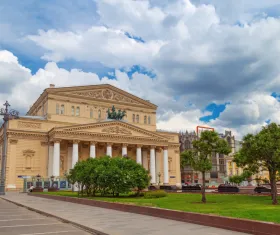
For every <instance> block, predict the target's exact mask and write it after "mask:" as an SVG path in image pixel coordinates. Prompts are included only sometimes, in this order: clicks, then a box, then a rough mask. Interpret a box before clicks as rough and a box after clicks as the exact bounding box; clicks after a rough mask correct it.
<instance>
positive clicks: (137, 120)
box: [136, 114, 139, 123]
mask: <svg viewBox="0 0 280 235" xmlns="http://www.w3.org/2000/svg"><path fill="white" fill-rule="evenodd" d="M136 122H137V123H139V115H138V114H137V115H136Z"/></svg>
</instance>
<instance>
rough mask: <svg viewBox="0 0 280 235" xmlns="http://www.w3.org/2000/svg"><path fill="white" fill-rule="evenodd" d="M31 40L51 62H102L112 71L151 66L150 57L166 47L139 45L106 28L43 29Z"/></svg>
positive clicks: (151, 43)
mask: <svg viewBox="0 0 280 235" xmlns="http://www.w3.org/2000/svg"><path fill="white" fill-rule="evenodd" d="M28 38H29V39H30V40H32V41H34V42H35V43H36V44H37V45H39V46H41V47H43V48H45V49H46V50H48V51H49V52H47V53H46V54H45V55H44V56H43V57H42V58H43V59H46V60H48V61H56V62H58V61H64V60H67V59H75V60H78V61H93V62H96V61H99V62H101V63H102V64H103V65H105V66H109V67H113V68H120V67H123V66H132V65H135V64H142V65H144V66H149V65H150V63H149V62H150V58H152V57H153V56H154V55H155V54H157V53H158V51H159V49H160V47H161V46H162V45H163V44H164V42H162V41H151V42H148V43H145V44H144V43H141V42H137V41H135V40H133V39H131V38H128V37H127V36H126V35H125V32H123V31H121V30H115V29H110V28H106V27H104V26H94V27H91V28H89V29H87V30H85V31H79V32H58V31H56V30H49V31H42V30H40V31H39V34H38V35H30V36H28ZM147 58H148V59H147Z"/></svg>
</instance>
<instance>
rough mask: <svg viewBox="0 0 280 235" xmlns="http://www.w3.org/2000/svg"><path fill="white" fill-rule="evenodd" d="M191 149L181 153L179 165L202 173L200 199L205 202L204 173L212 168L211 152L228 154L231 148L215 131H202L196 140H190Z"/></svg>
mask: <svg viewBox="0 0 280 235" xmlns="http://www.w3.org/2000/svg"><path fill="white" fill-rule="evenodd" d="M192 144H193V149H192V150H186V151H184V152H183V153H181V167H184V166H187V165H188V166H191V167H192V168H193V169H194V170H195V171H199V172H201V174H202V189H201V194H202V199H201V201H202V202H203V203H206V196H205V174H206V172H209V171H210V170H211V169H212V161H211V156H212V154H213V153H220V154H229V153H230V152H231V148H230V146H229V145H228V143H227V142H226V141H225V140H223V139H221V138H219V135H218V133H217V132H214V131H204V132H202V133H201V137H200V138H199V139H198V140H194V141H193V142H192Z"/></svg>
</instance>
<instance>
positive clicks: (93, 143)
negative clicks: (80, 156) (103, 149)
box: [89, 141, 97, 145]
mask: <svg viewBox="0 0 280 235" xmlns="http://www.w3.org/2000/svg"><path fill="white" fill-rule="evenodd" d="M89 143H90V145H96V144H97V141H90V142H89Z"/></svg>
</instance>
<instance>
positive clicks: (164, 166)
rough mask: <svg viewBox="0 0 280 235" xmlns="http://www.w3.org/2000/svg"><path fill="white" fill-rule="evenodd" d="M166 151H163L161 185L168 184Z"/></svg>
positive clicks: (165, 149)
mask: <svg viewBox="0 0 280 235" xmlns="http://www.w3.org/2000/svg"><path fill="white" fill-rule="evenodd" d="M168 171H169V169H168V149H167V148H166V147H165V148H164V149H163V183H164V184H169V172H168Z"/></svg>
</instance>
